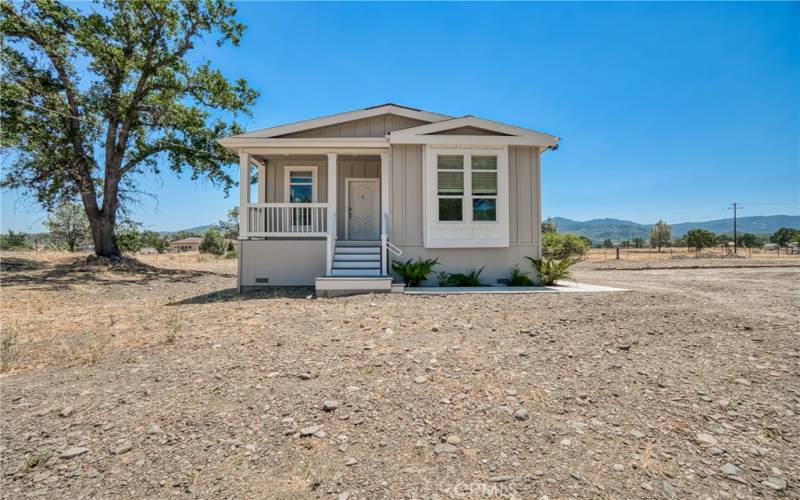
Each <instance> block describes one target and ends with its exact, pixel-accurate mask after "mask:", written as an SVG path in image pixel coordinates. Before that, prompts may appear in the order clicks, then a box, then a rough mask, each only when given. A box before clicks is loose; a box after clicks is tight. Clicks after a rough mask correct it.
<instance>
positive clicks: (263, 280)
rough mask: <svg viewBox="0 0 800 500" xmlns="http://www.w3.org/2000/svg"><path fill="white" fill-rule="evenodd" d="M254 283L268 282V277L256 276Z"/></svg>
mask: <svg viewBox="0 0 800 500" xmlns="http://www.w3.org/2000/svg"><path fill="white" fill-rule="evenodd" d="M256 283H269V278H256Z"/></svg>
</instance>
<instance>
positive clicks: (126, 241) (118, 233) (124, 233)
mask: <svg viewBox="0 0 800 500" xmlns="http://www.w3.org/2000/svg"><path fill="white" fill-rule="evenodd" d="M114 237H115V238H116V243H117V248H119V250H120V252H125V253H136V252H138V251H139V250H141V249H142V246H144V245H143V242H142V232H141V231H139V228H138V224H136V223H133V222H125V223H124V224H120V225H119V226H117V228H116V230H115V232H114Z"/></svg>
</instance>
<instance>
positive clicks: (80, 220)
mask: <svg viewBox="0 0 800 500" xmlns="http://www.w3.org/2000/svg"><path fill="white" fill-rule="evenodd" d="M44 225H45V226H46V227H47V230H48V231H49V232H50V241H52V242H54V243H63V244H64V245H66V246H67V249H68V250H69V251H70V252H74V251H75V248H77V246H78V245H79V244H81V243H82V242H83V241H84V240H85V239H86V238H88V237H89V220H88V219H87V218H86V212H85V211H84V210H83V208H82V207H81V206H80V205H79V204H77V203H73V202H70V201H64V202H63V203H61V204H60V205H59V206H58V207H57V208H56V209H55V210H53V211H52V212H50V214H49V215H48V216H47V219H45V221H44Z"/></svg>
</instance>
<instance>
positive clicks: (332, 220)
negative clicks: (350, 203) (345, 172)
mask: <svg viewBox="0 0 800 500" xmlns="http://www.w3.org/2000/svg"><path fill="white" fill-rule="evenodd" d="M337 163H338V160H337V154H336V153H328V234H330V235H331V236H333V237H336V207H337V203H336V186H337V185H338V184H339V183H338V182H337V181H338V176H337V174H336V166H337Z"/></svg>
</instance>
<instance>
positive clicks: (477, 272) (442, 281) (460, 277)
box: [439, 267, 483, 286]
mask: <svg viewBox="0 0 800 500" xmlns="http://www.w3.org/2000/svg"><path fill="white" fill-rule="evenodd" d="M482 272H483V267H482V268H480V269H472V270H470V271H468V272H467V273H466V274H464V273H453V274H449V273H445V272H441V273H439V286H483V283H481V273H482Z"/></svg>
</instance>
